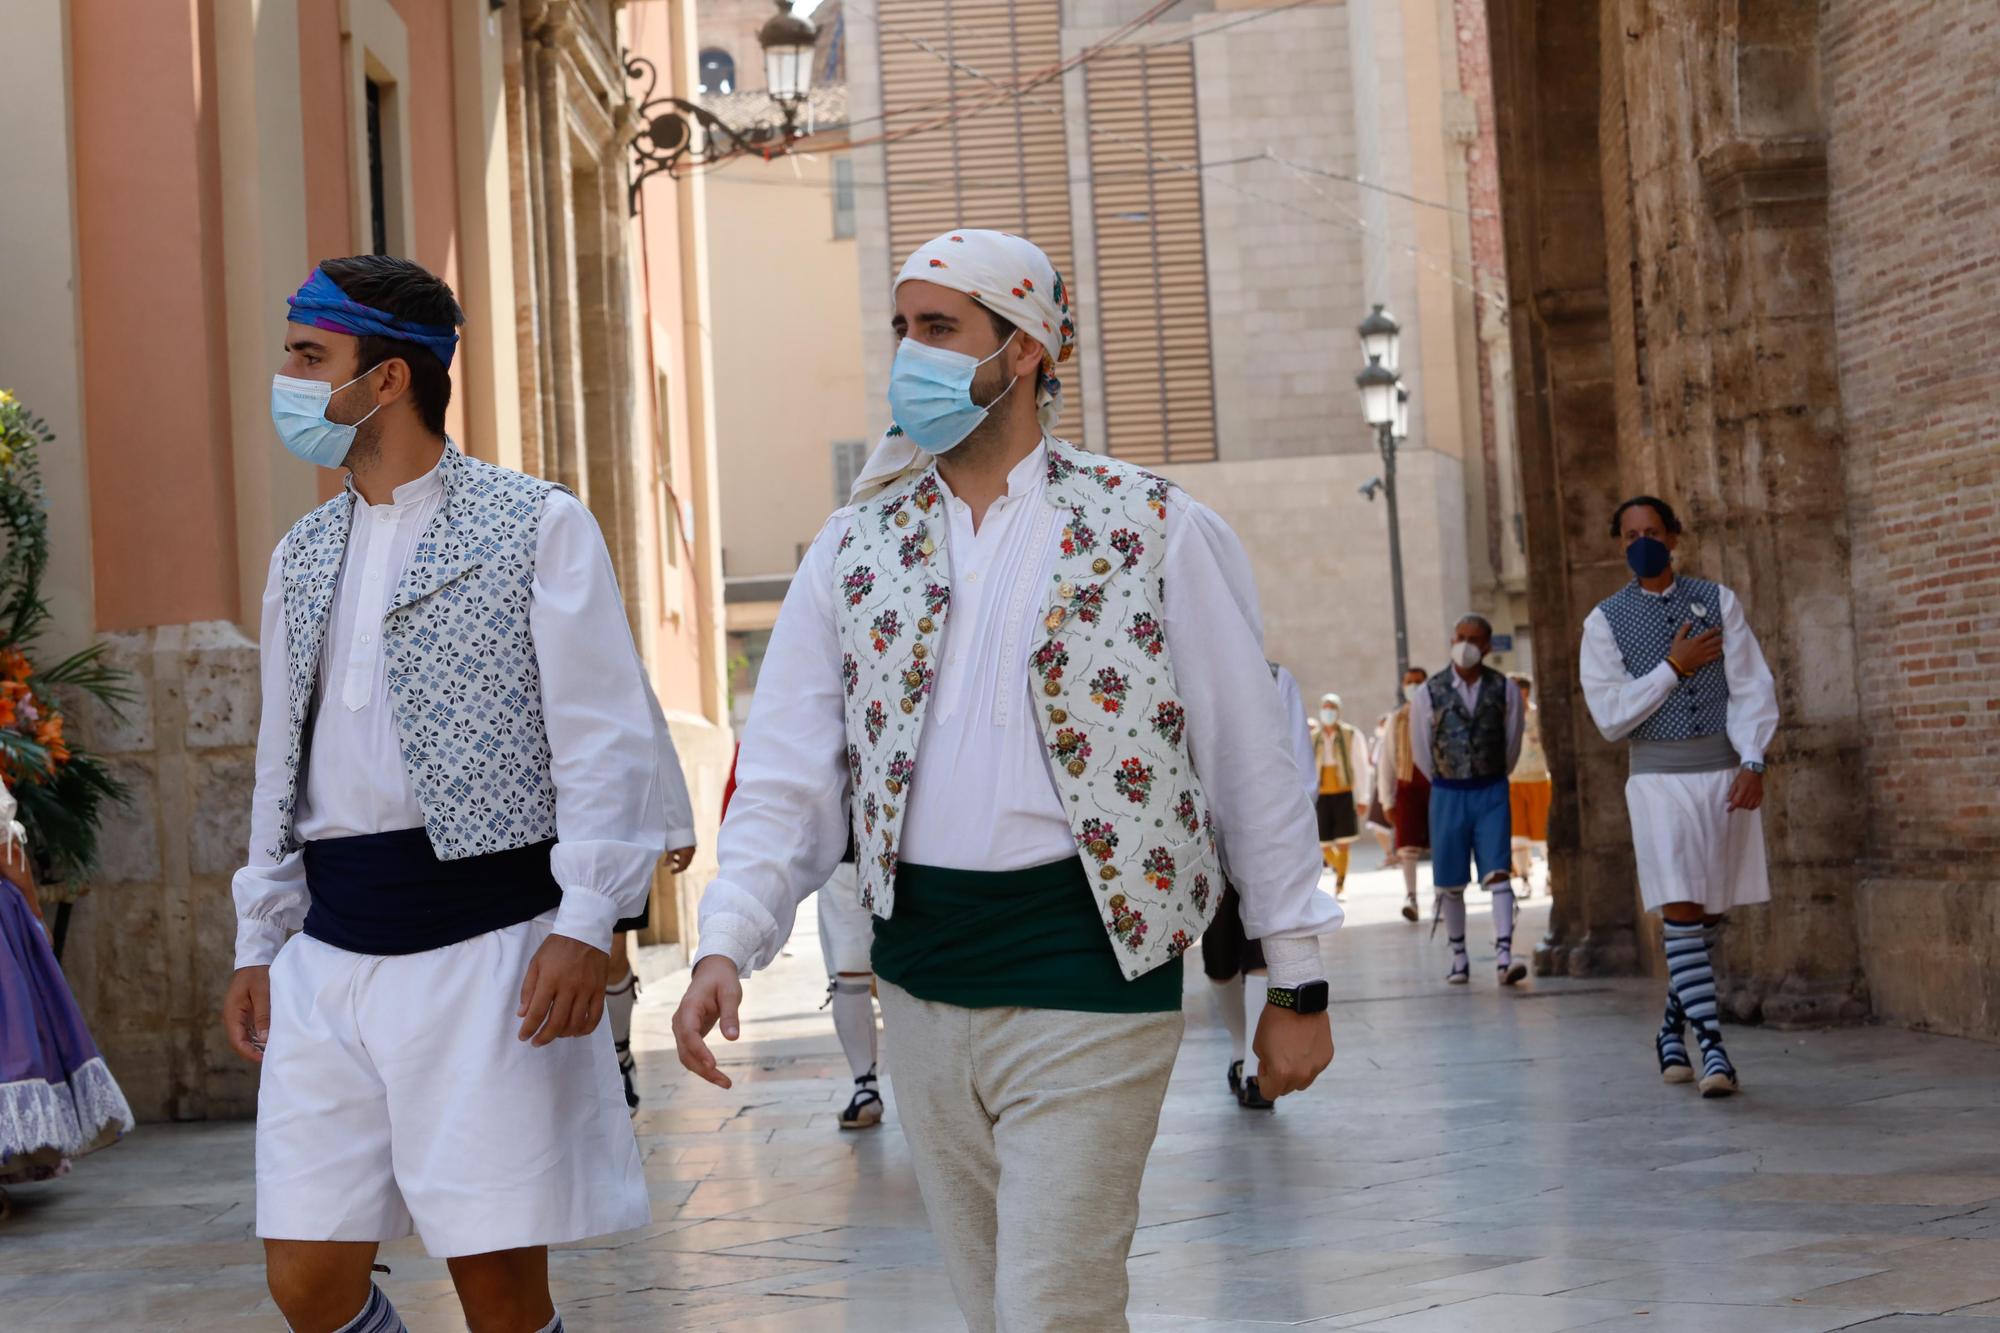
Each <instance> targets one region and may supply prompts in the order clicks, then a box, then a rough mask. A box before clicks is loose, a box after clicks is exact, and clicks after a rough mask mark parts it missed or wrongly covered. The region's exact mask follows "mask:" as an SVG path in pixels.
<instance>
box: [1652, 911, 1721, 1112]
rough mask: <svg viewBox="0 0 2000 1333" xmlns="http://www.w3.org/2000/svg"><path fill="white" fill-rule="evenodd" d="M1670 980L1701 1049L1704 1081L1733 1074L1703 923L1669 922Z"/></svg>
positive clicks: (1668, 960)
mask: <svg viewBox="0 0 2000 1333" xmlns="http://www.w3.org/2000/svg"><path fill="white" fill-rule="evenodd" d="M1665 924H1666V937H1667V979H1668V982H1669V984H1670V985H1672V987H1673V990H1674V996H1675V997H1676V998H1677V999H1678V1000H1679V1001H1680V1007H1681V1012H1682V1013H1683V1014H1685V1015H1686V1016H1687V1021H1688V1025H1689V1026H1691V1027H1692V1028H1694V1036H1695V1040H1696V1041H1697V1042H1699V1043H1700V1045H1701V1055H1702V1061H1701V1064H1702V1070H1701V1072H1702V1077H1703V1078H1708V1077H1710V1076H1712V1075H1715V1074H1729V1073H1734V1072H1735V1068H1734V1066H1732V1065H1731V1064H1730V1063H1729V1056H1728V1054H1727V1053H1726V1052H1724V1050H1723V1049H1722V1028H1721V1022H1720V1020H1719V1018H1718V1016H1717V1013H1716V1007H1715V970H1714V969H1713V968H1712V967H1710V966H1709V961H1708V938H1707V931H1706V930H1705V928H1704V927H1703V926H1702V924H1701V923H1700V922H1698V921H1697V922H1693V923H1691V924H1688V925H1681V924H1680V923H1678V922H1674V921H1669V922H1666V923H1665Z"/></svg>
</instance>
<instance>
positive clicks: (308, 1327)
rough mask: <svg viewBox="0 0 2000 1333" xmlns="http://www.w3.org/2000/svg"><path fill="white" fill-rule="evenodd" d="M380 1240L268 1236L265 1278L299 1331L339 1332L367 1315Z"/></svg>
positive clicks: (291, 1323) (265, 1245)
mask: <svg viewBox="0 0 2000 1333" xmlns="http://www.w3.org/2000/svg"><path fill="white" fill-rule="evenodd" d="M375 1250H376V1244H375V1242H374V1241H372V1240H371V1241H346V1240H267V1241H265V1242H264V1279H265V1283H266V1285H268V1286H269V1287H270V1289H271V1299H272V1300H274V1301H276V1302H277V1303H278V1310H279V1312H280V1313H282V1314H283V1315H284V1316H285V1322H286V1323H288V1324H290V1325H291V1326H292V1329H293V1330H294V1333H333V1331H334V1330H335V1329H337V1328H340V1327H341V1326H343V1325H344V1324H346V1323H348V1322H349V1321H351V1320H352V1319H353V1318H354V1316H356V1315H358V1314H360V1313H361V1307H362V1306H364V1305H366V1304H367V1303H368V1287H369V1283H370V1282H372V1281H373V1278H372V1277H371V1272H372V1270H373V1265H374V1263H375Z"/></svg>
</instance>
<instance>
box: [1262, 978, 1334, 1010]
mask: <svg viewBox="0 0 2000 1333" xmlns="http://www.w3.org/2000/svg"><path fill="white" fill-rule="evenodd" d="M1264 999H1265V1002H1266V1003H1268V1004H1275V1005H1276V1006H1278V1008H1280V1009H1290V1010H1291V1011H1293V1012H1294V1013H1300V1014H1323V1013H1325V1012H1326V983H1325V982H1324V981H1308V982H1307V983H1306V984H1305V985H1303V986H1296V987H1288V986H1273V987H1271V988H1270V989H1269V990H1268V991H1266V992H1264Z"/></svg>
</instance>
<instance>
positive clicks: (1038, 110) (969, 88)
mask: <svg viewBox="0 0 2000 1333" xmlns="http://www.w3.org/2000/svg"><path fill="white" fill-rule="evenodd" d="M876 14H877V17H878V23H877V32H878V34H879V40H880V43H881V55H882V64H881V68H882V105H883V106H884V107H885V108H886V109H887V110H888V111H889V112H890V113H891V114H890V116H889V119H888V121H887V123H886V124H885V125H884V129H885V131H886V132H888V133H891V134H893V133H895V132H896V131H898V130H900V129H907V128H909V127H911V126H913V125H920V124H924V123H926V122H928V121H931V120H935V119H938V118H940V117H942V116H943V115H944V114H945V113H946V111H947V109H948V108H949V109H951V110H956V111H960V112H965V111H966V110H967V109H968V108H970V107H973V106H977V105H979V104H980V103H982V102H985V101H988V100H990V99H993V98H995V97H998V96H999V90H998V89H996V88H995V87H994V84H995V83H997V84H1000V85H1001V86H1003V87H1010V86H1012V85H1015V84H1017V83H1019V82H1020V81H1021V80H1023V79H1027V78H1031V77H1033V76H1034V75H1035V74H1037V73H1039V72H1041V71H1043V70H1045V69H1047V68H1049V67H1051V66H1053V65H1056V64H1058V63H1060V62H1061V60H1062V5H1061V0H881V3H880V4H879V5H877V6H876ZM912 39H914V41H913V40H912ZM916 42H922V43H923V44H924V45H925V46H928V47H930V48H931V51H926V50H923V49H921V48H919V47H918V46H917V45H916V44H915V43H916ZM933 51H935V52H937V53H938V54H932V52H933ZM940 55H942V56H943V57H944V59H940V58H939V56H940ZM952 62H957V63H955V64H954V63H952ZM967 67H969V68H970V69H972V70H977V71H979V74H984V75H986V76H987V78H990V79H991V80H993V82H992V83H989V82H987V80H986V79H982V78H980V77H979V76H978V75H976V74H972V73H969V72H967ZM1028 99H1032V100H1028ZM1028 99H1022V98H1010V99H1007V100H1004V101H1000V102H998V103H996V104H995V105H993V106H990V107H987V108H985V109H984V110H981V111H975V112H971V113H970V114H964V115H962V116H961V117H960V118H958V119H956V120H953V121H952V122H951V123H950V124H948V125H944V126H940V127H939V128H937V129H932V130H926V131H924V132H923V133H921V134H916V135H912V136H911V137H909V138H907V139H898V140H896V141H895V142H893V143H890V144H887V145H886V146H885V148H884V156H885V165H884V175H885V178H886V179H885V184H886V186H887V192H888V203H889V250H890V253H891V255H892V256H893V260H892V262H893V263H895V264H897V265H901V263H902V261H903V258H904V257H905V256H907V255H908V254H909V253H910V252H911V251H912V250H914V249H916V248H917V247H918V246H920V245H922V244H923V243H924V242H925V241H928V240H930V239H931V238H932V237H934V236H936V235H938V234H940V233H941V232H946V231H949V230H951V229H952V228H953V227H986V228H991V229H993V230H996V231H1010V232H1013V233H1015V234H1016V235H1020V236H1025V237H1027V238H1028V239H1029V240H1031V241H1033V242H1034V243H1035V244H1036V245H1039V246H1040V247H1041V248H1042V250H1043V252H1044V253H1046V254H1047V255H1048V257H1049V261H1050V262H1051V263H1052V264H1054V265H1055V268H1056V272H1058V273H1060V274H1062V275H1063V277H1064V279H1065V280H1067V281H1069V282H1070V283H1071V286H1072V290H1074V282H1075V279H1074V274H1075V264H1074V262H1073V261H1074V260H1075V258H1076V239H1075V232H1074V229H1073V227H1072V226H1071V223H1070V187H1069V177H1070V165H1069V150H1068V145H1067V143H1066V142H1065V137H1064V129H1063V119H1062V109H1063V86H1062V81H1061V80H1060V79H1054V80H1051V81H1050V82H1048V83H1045V84H1042V85H1040V86H1039V87H1037V88H1035V89H1034V90H1033V91H1032V92H1031V93H1030V94H1029V95H1028ZM918 105H923V106H924V107H925V109H924V110H922V111H917V112H913V113H911V114H907V115H897V114H894V113H895V112H896V110H897V108H899V107H911V106H918ZM1071 300H1072V303H1074V300H1075V298H1074V296H1072V298H1071ZM1072 313H1074V311H1072ZM1058 373H1059V374H1061V376H1062V380H1063V403H1064V407H1063V417H1062V420H1061V421H1059V422H1058V423H1056V433H1057V434H1058V435H1061V436H1063V437H1064V438H1066V439H1070V440H1078V439H1080V438H1081V432H1082V425H1083V418H1082V408H1081V406H1080V403H1081V393H1080V390H1081V388H1082V386H1081V385H1080V384H1079V383H1078V380H1079V379H1080V378H1081V377H1080V376H1078V375H1077V374H1076V365H1075V363H1074V362H1071V363H1070V364H1069V365H1066V366H1064V367H1062V368H1061V370H1060V371H1059V372H1058Z"/></svg>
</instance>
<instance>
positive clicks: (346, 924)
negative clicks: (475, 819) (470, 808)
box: [305, 828, 562, 954]
mask: <svg viewBox="0 0 2000 1333" xmlns="http://www.w3.org/2000/svg"><path fill="white" fill-rule="evenodd" d="M555 845H556V844H555V839H553V838H550V839H548V840H546V841H543V842H537V843H531V844H530V845H528V846H526V847H517V848H515V849H513V850H512V851H506V852H489V853H487V854H485V855H483V856H468V857H464V858H462V859H460V860H456V861H440V860H439V859H438V856H437V853H436V852H435V851H433V850H432V849H431V841H430V838H429V836H428V835H427V834H425V832H424V831H423V830H422V829H420V828H412V829H396V830H394V831H392V832H389V833H366V834H362V835H360V836H358V837H353V838H322V839H318V840H316V841H313V842H308V843H307V844H306V845H305V865H306V889H307V890H308V891H309V892H310V893H311V894H312V906H311V907H310V908H309V909H308V910H307V911H306V925H305V932H306V934H308V935H310V936H312V937H313V938H314V939H316V940H319V941H321V942H323V943H326V944H331V945H332V946H333V947H334V948H336V949H346V950H348V951H349V952H351V953H365V954H405V953H422V952H424V951H425V950H427V949H442V948H444V947H445V946H446V945H448V944H458V943H460V942H462V941H464V940H469V939H471V938H472V937H473V936H475V935H484V934H486V933H487V932H488V931H491V930H503V929H505V928H506V927H508V926H516V925H519V924H520V923H521V922H523V921H532V920H533V919H534V918H536V917H538V916H540V915H541V914H542V913H544V912H547V911H550V910H551V909H553V908H554V907H555V906H556V904H557V903H559V902H561V901H562V888H561V886H559V885H558V884H557V883H556V881H555V876H554V875H553V874H551V873H550V872H549V849H550V848H552V847H554V846H555Z"/></svg>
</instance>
